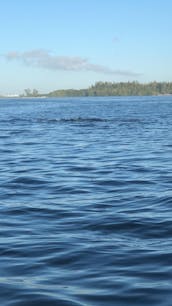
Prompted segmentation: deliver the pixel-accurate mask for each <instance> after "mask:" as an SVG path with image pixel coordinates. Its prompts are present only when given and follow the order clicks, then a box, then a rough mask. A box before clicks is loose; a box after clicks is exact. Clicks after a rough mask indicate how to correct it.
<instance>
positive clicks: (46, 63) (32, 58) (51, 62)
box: [4, 49, 139, 77]
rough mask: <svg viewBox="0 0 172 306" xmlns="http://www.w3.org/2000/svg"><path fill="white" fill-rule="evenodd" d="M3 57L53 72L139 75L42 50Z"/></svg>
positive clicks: (13, 53) (84, 59)
mask: <svg viewBox="0 0 172 306" xmlns="http://www.w3.org/2000/svg"><path fill="white" fill-rule="evenodd" d="M4 57H5V58H6V59H7V60H8V61H13V60H17V61H20V62H22V63H23V64H25V65H28V66H32V67H38V68H45V69H49V70H54V71H58V70H63V71H92V72H96V73H99V74H100V73H102V74H111V75H121V76H128V77H135V76H138V75H139V73H135V72H132V71H129V70H115V69H112V68H110V67H107V66H103V65H98V64H93V63H91V62H90V61H89V60H88V59H87V58H83V57H79V56H76V57H71V56H57V55H54V54H52V53H51V52H49V51H47V50H44V49H38V50H31V51H27V52H17V51H12V52H9V53H7V54H5V55H4Z"/></svg>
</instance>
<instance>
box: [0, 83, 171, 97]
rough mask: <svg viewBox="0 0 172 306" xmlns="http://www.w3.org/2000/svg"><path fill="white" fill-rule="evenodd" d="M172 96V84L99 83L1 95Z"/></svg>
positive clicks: (27, 90)
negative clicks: (80, 87)
mask: <svg viewBox="0 0 172 306" xmlns="http://www.w3.org/2000/svg"><path fill="white" fill-rule="evenodd" d="M121 96H129V97H130V96H131V97H133V96H172V82H156V81H154V82H150V83H146V84H145V83H139V82H137V81H134V82H119V83H111V82H97V83H95V84H94V85H92V86H91V87H89V88H85V89H58V90H54V91H51V92H49V93H43V94H40V93H39V92H38V90H36V89H33V90H31V89H29V88H28V89H25V91H24V93H23V94H21V95H16V94H14V95H5V96H4V95H1V96H0V97H1V98H8V99H9V98H50V97H52V98H57V97H61V98H62V97H121Z"/></svg>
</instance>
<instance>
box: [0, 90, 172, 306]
mask: <svg viewBox="0 0 172 306" xmlns="http://www.w3.org/2000/svg"><path fill="white" fill-rule="evenodd" d="M171 300H172V97H170V96H169V97H165V96H164V97H119V98H113V97H110V98H103V97H101V98H64V99H60V98H59V99H11V100H10V99H9V100H8V99H4V100H3V99H1V100H0V305H3V306H28V305H35V306H46V305H52V306H54V305H59V306H116V305H117V306H127V305H131V306H133V305H138V306H141V305H148V306H149V305H151V306H153V305H156V306H159V305H162V306H167V305H169V306H171V305H172V302H171Z"/></svg>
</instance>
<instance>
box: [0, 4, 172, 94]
mask: <svg viewBox="0 0 172 306" xmlns="http://www.w3.org/2000/svg"><path fill="white" fill-rule="evenodd" d="M171 12H172V1H171V0H142V1H138V0H87V1H85V0H29V1H24V0H0V38H1V43H0V80H1V82H0V94H14V93H22V92H23V91H24V89H26V88H30V89H33V88H36V89H37V90H38V91H39V92H41V93H44V92H50V91H53V90H56V89H66V88H76V89H79V88H87V87H89V86H91V85H93V84H94V83H95V82H99V81H102V82H105V81H107V82H128V81H135V80H136V81H138V82H141V83H143V82H144V83H147V82H151V81H155V80H156V81H172V34H171V33H172V18H171Z"/></svg>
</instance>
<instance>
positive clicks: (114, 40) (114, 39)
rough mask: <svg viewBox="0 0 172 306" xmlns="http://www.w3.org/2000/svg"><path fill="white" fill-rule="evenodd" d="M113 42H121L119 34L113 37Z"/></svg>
mask: <svg viewBox="0 0 172 306" xmlns="http://www.w3.org/2000/svg"><path fill="white" fill-rule="evenodd" d="M112 42H113V43H114V44H116V43H119V42H120V39H119V37H118V36H114V37H113V39H112Z"/></svg>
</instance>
